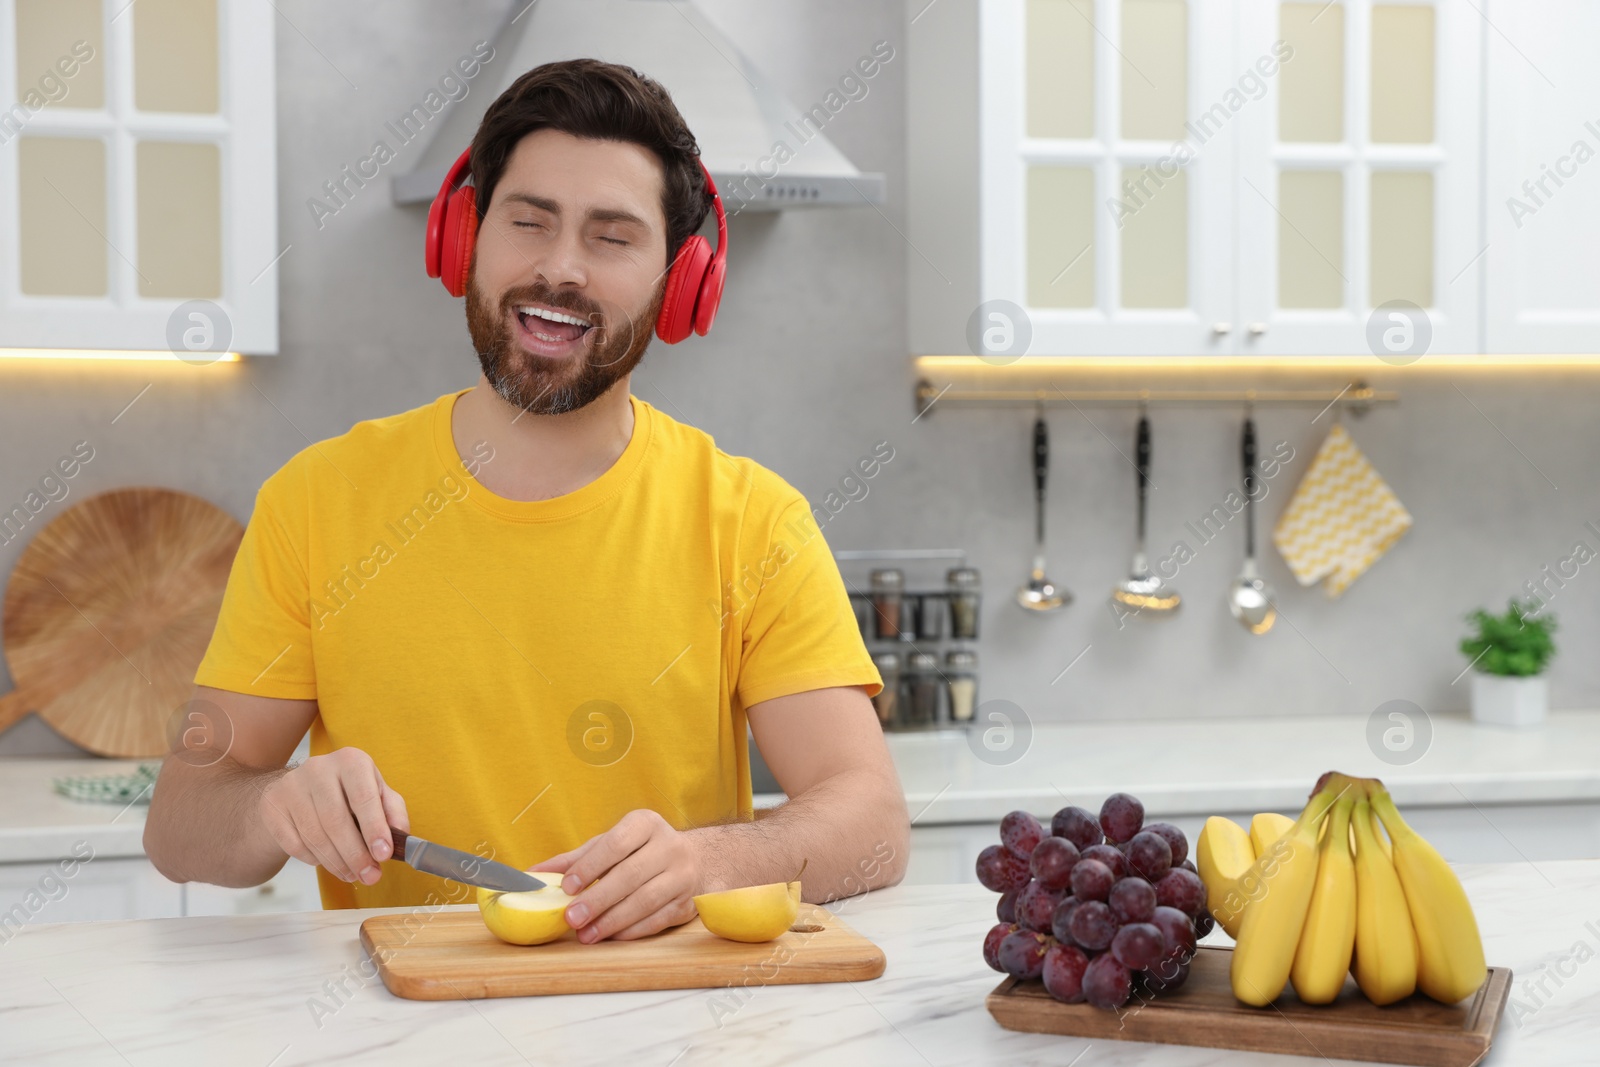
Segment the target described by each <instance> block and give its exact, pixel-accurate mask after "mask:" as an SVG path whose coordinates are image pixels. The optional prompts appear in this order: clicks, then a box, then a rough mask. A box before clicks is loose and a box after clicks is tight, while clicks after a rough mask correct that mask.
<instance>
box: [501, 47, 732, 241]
mask: <svg viewBox="0 0 1600 1067" xmlns="http://www.w3.org/2000/svg"><path fill="white" fill-rule="evenodd" d="M546 128H548V129H555V130H560V131H562V132H563V133H569V134H571V135H572V136H574V137H583V138H588V139H590V140H599V141H626V142H629V143H631V144H637V145H642V146H643V147H645V148H648V149H650V150H651V151H652V152H654V153H655V154H656V157H657V158H659V159H660V160H661V165H662V170H663V176H664V178H665V181H664V183H663V186H662V192H661V209H662V214H663V215H665V216H666V220H667V262H668V263H671V262H672V257H673V256H675V255H676V254H677V252H678V246H679V245H681V244H682V243H683V241H684V239H685V238H687V237H688V236H689V235H690V234H692V233H694V232H695V231H696V230H698V229H699V228H700V224H701V223H702V222H704V221H705V217H706V212H708V211H709V210H710V209H711V194H710V193H708V192H706V180H705V175H703V174H701V172H700V164H699V162H698V157H699V155H700V148H699V146H698V145H697V144H695V139H694V134H693V133H691V132H690V131H689V127H688V126H687V125H686V124H685V123H684V121H683V116H682V115H680V114H679V113H678V108H677V105H675V104H674V103H673V102H672V97H671V96H669V95H668V94H667V91H666V89H664V88H663V87H662V86H661V83H659V82H657V81H655V80H654V79H651V78H647V77H645V76H644V75H643V74H640V73H639V72H638V71H636V70H634V69H633V68H632V67H624V66H620V65H618V64H616V63H604V62H601V61H600V60H598V59H567V60H562V61H560V62H556V63H545V64H543V65H542V66H538V67H534V68H533V69H532V70H530V71H528V72H527V73H526V74H524V75H522V76H521V77H520V78H518V79H517V80H516V81H514V82H512V83H511V85H510V86H509V87H508V88H507V89H506V91H505V92H503V93H501V94H500V98H499V99H497V100H496V101H495V102H494V103H492V104H490V105H489V110H488V111H486V112H484V115H483V121H482V122H481V123H479V125H478V133H477V136H475V137H474V138H473V139H472V184H473V186H474V187H476V188H477V190H478V193H477V197H478V221H479V222H482V221H483V213H484V212H485V211H486V210H487V209H488V207H489V200H490V198H491V197H493V195H494V187H495V185H496V184H497V183H498V182H499V181H500V175H501V174H502V173H504V171H505V169H506V161H507V160H509V159H510V158H511V153H512V151H513V150H514V149H515V148H516V147H517V144H518V143H519V142H520V141H521V140H522V139H523V138H524V137H526V136H527V135H528V134H530V133H532V132H534V131H535V130H541V129H546Z"/></svg>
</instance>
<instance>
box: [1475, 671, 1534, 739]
mask: <svg viewBox="0 0 1600 1067" xmlns="http://www.w3.org/2000/svg"><path fill="white" fill-rule="evenodd" d="M1549 710H1550V687H1549V685H1548V684H1547V683H1546V681H1545V679H1544V676H1543V675H1533V676H1532V677H1525V678H1514V677H1508V676H1504V675H1499V674H1480V673H1479V672H1477V671H1473V672H1472V717H1473V719H1474V720H1476V721H1477V722H1486V723H1492V724H1494V725H1495V726H1538V725H1539V724H1540V723H1542V722H1544V719H1545V715H1546V714H1547V713H1548V712H1549Z"/></svg>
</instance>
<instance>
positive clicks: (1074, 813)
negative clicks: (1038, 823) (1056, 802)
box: [1050, 807, 1105, 849]
mask: <svg viewBox="0 0 1600 1067" xmlns="http://www.w3.org/2000/svg"><path fill="white" fill-rule="evenodd" d="M1050 833H1051V834H1053V835H1054V836H1056V837H1064V838H1066V839H1067V840H1068V841H1071V842H1072V843H1073V844H1074V845H1077V846H1078V848H1079V849H1085V848H1088V847H1089V846H1090V845H1098V844H1100V842H1101V841H1103V840H1105V838H1104V837H1103V836H1102V835H1101V831H1100V820H1099V819H1096V818H1095V817H1094V816H1093V815H1091V814H1089V812H1087V811H1085V810H1084V809H1082V808H1079V807H1067V808H1062V809H1061V810H1060V811H1058V812H1056V814H1055V817H1054V818H1052V819H1051V820H1050Z"/></svg>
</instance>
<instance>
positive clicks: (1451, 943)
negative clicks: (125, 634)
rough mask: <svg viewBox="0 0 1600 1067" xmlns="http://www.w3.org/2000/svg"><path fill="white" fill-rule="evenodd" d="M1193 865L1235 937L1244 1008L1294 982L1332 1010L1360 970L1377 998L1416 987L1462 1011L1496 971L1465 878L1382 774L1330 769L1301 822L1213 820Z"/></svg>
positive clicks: (1363, 984) (1303, 994)
mask: <svg viewBox="0 0 1600 1067" xmlns="http://www.w3.org/2000/svg"><path fill="white" fill-rule="evenodd" d="M1195 865H1196V866H1197V868H1198V869H1199V874H1200V879H1201V881H1203V882H1204V883H1205V886H1206V898H1207V899H1206V903H1207V906H1208V907H1209V908H1210V910H1211V914H1212V916H1213V917H1214V918H1215V919H1216V920H1217V923H1218V924H1219V925H1220V926H1221V927H1222V928H1223V929H1224V930H1225V931H1227V933H1228V934H1229V935H1231V936H1232V937H1233V938H1234V939H1235V941H1237V942H1238V943H1237V945H1236V946H1235V947H1234V950H1233V962H1232V969H1231V971H1230V974H1229V977H1230V979H1231V981H1232V984H1233V994H1234V996H1236V997H1238V998H1239V999H1240V1000H1241V1001H1243V1002H1245V1003H1246V1004H1253V1005H1256V1006H1258V1007H1260V1006H1265V1005H1267V1004H1270V1003H1272V1002H1273V1001H1274V1000H1276V999H1277V998H1278V996H1279V994H1281V993H1282V992H1283V989H1284V986H1285V985H1287V984H1288V983H1290V982H1291V981H1292V982H1293V983H1294V991H1295V994H1296V995H1297V996H1298V997H1299V998H1300V1000H1302V1001H1303V1002H1305V1003H1307V1004H1328V1003H1331V1002H1332V1001H1334V1000H1335V999H1336V998H1337V997H1338V996H1339V992H1340V990H1342V989H1343V988H1344V982H1345V976H1346V974H1350V973H1353V974H1354V975H1355V979H1356V984H1357V985H1358V986H1360V988H1361V991H1362V993H1364V994H1366V996H1367V998H1368V999H1369V1000H1371V1001H1372V1002H1373V1003H1374V1004H1380V1005H1382V1004H1393V1003H1394V1002H1395V1001H1398V1000H1404V999H1405V998H1406V997H1409V996H1410V995H1411V994H1412V993H1413V992H1415V991H1417V990H1418V989H1420V990H1421V991H1422V992H1423V993H1425V994H1427V995H1428V996H1430V997H1432V998H1433V999H1434V1000H1437V1001H1440V1002H1441V1003H1444V1004H1454V1003H1456V1002H1457V1001H1459V1000H1461V999H1462V998H1464V997H1467V996H1470V995H1471V994H1473V993H1474V992H1476V991H1477V989H1478V987H1479V986H1480V985H1482V984H1483V980H1484V978H1485V977H1486V976H1487V974H1488V971H1487V968H1486V967H1485V966H1484V961H1483V940H1482V938H1481V937H1480V936H1479V935H1478V922H1477V920H1476V919H1475V918H1474V917H1473V914H1472V906H1471V904H1470V903H1468V901H1467V894H1466V892H1465V891H1464V890H1463V889H1462V888H1461V882H1460V880H1459V879H1458V878H1456V875H1455V872H1454V871H1452V870H1451V869H1450V867H1449V865H1448V864H1446V863H1445V861H1444V858H1443V857H1441V856H1440V855H1439V853H1438V851H1437V850H1435V849H1434V847H1433V846H1432V845H1430V844H1428V842H1426V841H1424V840H1423V839H1422V838H1421V837H1420V836H1418V835H1417V833H1416V831H1414V830H1412V829H1411V827H1409V826H1407V825H1406V822H1405V820H1404V819H1402V818H1401V817H1400V812H1399V811H1398V810H1396V808H1395V806H1394V801H1393V800H1392V799H1390V797H1389V793H1388V790H1386V789H1385V788H1384V787H1383V783H1382V782H1380V781H1378V780H1377V779H1375V778H1350V777H1347V776H1345V775H1342V774H1338V773H1335V772H1329V773H1328V774H1325V775H1323V776H1322V779H1321V781H1319V782H1318V783H1317V788H1316V790H1315V791H1314V793H1313V795H1312V797H1311V801H1310V803H1308V804H1307V805H1306V807H1305V810H1304V811H1303V812H1301V814H1300V817H1299V818H1298V819H1293V820H1291V819H1288V818H1287V817H1285V816H1282V815H1258V816H1256V817H1255V819H1254V820H1253V821H1252V822H1251V825H1250V829H1249V831H1248V832H1247V831H1246V830H1245V829H1244V827H1242V826H1240V825H1239V824H1238V823H1236V822H1233V821H1231V820H1229V819H1224V818H1221V817H1213V818H1211V819H1208V820H1207V821H1206V824H1205V828H1204V829H1203V830H1201V832H1200V838H1199V840H1198V841H1197V842H1196V844H1195Z"/></svg>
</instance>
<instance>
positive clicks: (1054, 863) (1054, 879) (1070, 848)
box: [1028, 837, 1078, 889]
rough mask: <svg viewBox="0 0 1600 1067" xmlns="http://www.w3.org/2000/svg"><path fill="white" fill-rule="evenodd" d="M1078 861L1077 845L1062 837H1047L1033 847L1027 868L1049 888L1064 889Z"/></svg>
mask: <svg viewBox="0 0 1600 1067" xmlns="http://www.w3.org/2000/svg"><path fill="white" fill-rule="evenodd" d="M1077 862H1078V846H1077V845H1074V844H1073V843H1072V842H1071V841H1068V840H1067V839H1066V838H1064V837H1047V838H1045V839H1044V840H1043V841H1040V842H1039V843H1038V844H1037V845H1035V846H1034V848H1033V855H1032V856H1031V857H1029V861H1028V863H1029V869H1030V870H1031V871H1033V876H1034V877H1035V878H1037V879H1039V881H1041V882H1043V883H1044V884H1045V885H1046V886H1047V887H1049V888H1051V889H1065V888H1067V885H1068V884H1069V880H1070V878H1071V877H1072V868H1073V865H1074V864H1076V863H1077Z"/></svg>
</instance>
